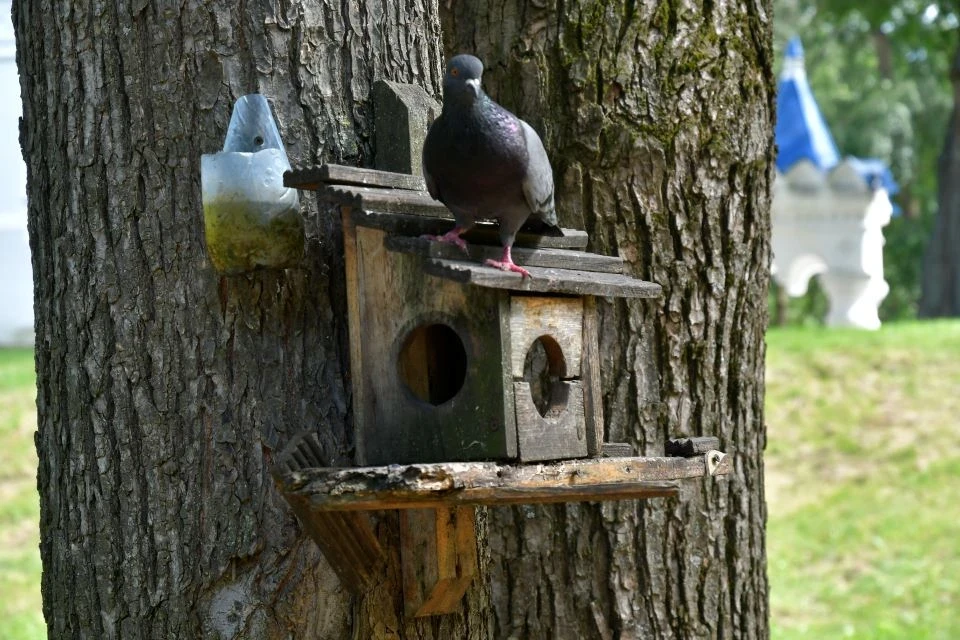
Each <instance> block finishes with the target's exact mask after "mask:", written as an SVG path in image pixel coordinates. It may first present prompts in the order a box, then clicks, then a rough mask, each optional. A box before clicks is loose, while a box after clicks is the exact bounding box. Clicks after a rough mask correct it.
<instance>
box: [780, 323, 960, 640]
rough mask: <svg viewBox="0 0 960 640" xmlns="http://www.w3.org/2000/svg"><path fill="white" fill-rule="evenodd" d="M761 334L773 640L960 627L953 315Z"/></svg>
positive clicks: (959, 459) (959, 391)
mask: <svg viewBox="0 0 960 640" xmlns="http://www.w3.org/2000/svg"><path fill="white" fill-rule="evenodd" d="M767 344H768V353H767V402H766V406H767V453H766V479H767V482H766V486H767V504H768V507H769V521H768V528H767V537H768V545H767V554H768V559H769V566H770V569H769V575H770V584H771V593H770V598H771V611H772V627H773V633H772V635H773V638H775V639H790V638H863V639H865V640H866V639H868V638H869V639H871V640H876V639H883V638H897V639H901V638H904V639H910V640H918V639H924V638H943V639H947V638H950V639H953V638H960V517H958V515H960V509H958V506H957V498H958V496H960V447H958V446H957V439H956V437H957V433H958V431H957V421H958V416H960V322H923V323H921V322H910V323H897V324H890V325H888V326H886V327H884V328H883V329H882V330H880V331H879V332H875V333H869V332H860V331H853V330H850V331H838V330H828V329H809V328H805V329H793V328H791V329H783V330H780V329H773V330H771V331H770V332H769V333H768V335H767Z"/></svg>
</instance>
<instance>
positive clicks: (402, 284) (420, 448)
mask: <svg viewBox="0 0 960 640" xmlns="http://www.w3.org/2000/svg"><path fill="white" fill-rule="evenodd" d="M344 218H345V219H344V245H345V246H344V249H345V256H346V262H347V265H346V266H347V294H348V305H347V306H348V313H349V315H350V332H351V333H350V350H351V367H352V371H351V378H352V382H353V393H354V414H355V428H356V431H357V433H356V445H357V457H358V460H359V461H360V463H361V464H387V463H408V462H430V461H444V460H480V459H482V460H490V459H500V460H503V459H511V458H514V457H516V417H515V413H514V407H513V401H512V392H511V393H507V391H508V390H510V391H512V381H511V380H510V376H509V362H510V353H509V348H508V346H507V344H506V343H504V341H503V335H504V334H505V333H506V326H505V325H506V318H507V313H506V308H507V305H508V297H507V295H506V294H505V293H504V292H500V291H496V290H492V289H491V290H487V291H483V290H477V289H472V290H468V289H464V288H463V287H461V286H458V285H457V284H455V283H453V282H449V281H445V280H442V279H438V278H431V277H424V274H423V271H422V269H421V264H420V262H421V260H420V258H418V257H416V256H413V255H408V254H403V253H396V252H391V251H387V250H386V249H385V248H384V246H383V238H384V235H385V234H384V232H383V231H380V230H377V229H371V228H367V227H354V226H353V225H352V224H350V223H349V222H348V220H347V218H349V216H345V217H344ZM423 325H443V326H445V327H449V329H450V330H451V331H452V332H455V334H456V337H457V338H459V341H460V342H462V347H463V352H462V354H463V358H465V360H464V361H463V362H462V363H458V362H456V361H454V360H446V361H441V362H440V364H441V365H443V366H440V367H436V368H435V369H430V367H431V366H433V364H434V363H433V361H431V362H426V361H425V360H423V359H420V360H419V362H420V365H419V366H421V367H426V369H422V370H421V374H419V375H420V376H421V377H420V378H419V380H420V381H421V383H422V384H427V382H426V381H423V378H422V375H423V374H422V371H426V370H428V369H429V370H430V371H432V372H433V373H431V374H430V376H431V378H430V381H431V382H438V383H441V384H442V383H446V382H449V380H448V377H449V376H450V375H456V374H457V372H456V371H450V372H449V373H448V372H446V371H445V370H444V367H449V368H455V367H457V366H458V364H459V366H460V375H463V376H464V378H463V386H462V389H460V390H459V392H456V393H455V395H453V397H452V399H448V400H445V401H442V402H440V403H439V404H431V402H429V401H424V400H421V399H420V398H419V397H418V396H417V392H418V391H419V392H422V390H423V389H422V388H418V383H417V382H416V380H417V379H418V378H417V376H418V373H417V371H418V369H417V367H418V364H417V363H418V358H417V355H416V353H415V352H416V350H417V345H416V344H415V342H413V343H411V344H409V345H408V344H407V342H406V340H407V338H408V336H410V335H411V334H412V333H414V329H416V328H417V327H418V326H423ZM405 346H406V347H407V348H408V349H411V352H407V351H403V349H404V347H405ZM446 351H447V350H446V349H444V350H443V352H440V353H437V350H434V352H433V355H435V356H437V357H439V358H441V360H442V359H443V358H448V359H449V358H451V357H452V355H451V354H450V353H447V352H446ZM401 353H403V355H404V356H405V358H404V362H406V363H408V364H409V366H405V367H404V368H403V370H401V367H400V358H401ZM401 374H405V375H406V376H407V379H408V380H412V381H413V384H410V385H408V384H407V383H406V382H405V381H404V378H403V377H402V375H401ZM421 395H423V394H422V393H421Z"/></svg>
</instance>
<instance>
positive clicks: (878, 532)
mask: <svg viewBox="0 0 960 640" xmlns="http://www.w3.org/2000/svg"><path fill="white" fill-rule="evenodd" d="M767 343H768V353H767V425H768V426H767V429H768V431H767V437H768V444H767V453H766V473H767V476H766V487H767V503H768V506H769V521H768V545H767V551H768V558H769V566H770V570H769V574H770V585H771V593H770V598H771V610H772V618H773V619H772V622H771V624H772V636H773V638H774V640H781V639H793V638H816V639H823V638H862V639H864V640H866V639H870V640H875V639H884V638H891V639H893V638H896V639H898V640H899V639H909V640H922V639H926V638H943V639H947V638H950V639H953V638H960V517H958V515H960V508H958V505H957V502H958V496H960V446H957V439H956V436H957V432H958V430H957V428H956V425H957V417H958V416H960V322H924V323H920V322H909V323H898V324H890V325H888V326H886V327H884V328H883V329H882V330H880V331H878V332H872V333H871V332H860V331H842V330H827V329H815V328H789V329H773V330H771V331H770V332H769V334H768V336H767ZM33 383H34V379H33V357H32V355H31V353H30V352H29V351H25V350H0V470H2V471H0V540H3V541H4V544H3V545H0V638H2V639H3V640H28V639H29V640H35V639H37V638H43V637H44V626H43V619H42V616H41V614H40V595H39V591H40V589H39V577H40V558H39V553H38V552H37V542H38V536H37V530H36V523H37V521H38V508H37V496H36V464H37V458H36V453H35V451H34V447H33V432H34V430H35V428H36V421H35V417H34V404H33V398H34V389H33Z"/></svg>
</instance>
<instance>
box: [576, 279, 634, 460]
mask: <svg viewBox="0 0 960 640" xmlns="http://www.w3.org/2000/svg"><path fill="white" fill-rule="evenodd" d="M599 334H600V318H599V316H598V315H597V299H596V298H595V297H593V296H584V297H583V375H582V378H583V408H584V418H585V420H586V429H587V454H588V455H590V456H594V457H596V456H599V455H601V453H603V454H604V455H606V452H605V451H603V450H602V447H603V440H604V438H605V437H606V435H605V434H604V430H605V427H604V423H603V390H602V389H601V388H600V344H599ZM628 455H632V453H631V454H628Z"/></svg>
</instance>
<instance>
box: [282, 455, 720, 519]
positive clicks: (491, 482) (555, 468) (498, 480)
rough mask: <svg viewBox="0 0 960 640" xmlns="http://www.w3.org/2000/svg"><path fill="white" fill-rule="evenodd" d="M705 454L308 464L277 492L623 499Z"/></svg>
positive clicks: (378, 501)
mask: <svg viewBox="0 0 960 640" xmlns="http://www.w3.org/2000/svg"><path fill="white" fill-rule="evenodd" d="M707 455H711V456H714V458H713V460H714V462H715V471H714V473H713V475H723V474H727V473H730V471H731V467H732V465H731V456H727V455H724V454H722V453H720V452H716V451H714V452H710V453H709V454H707ZM707 455H704V456H698V457H694V458H668V457H658V458H586V459H582V460H564V461H560V462H553V463H543V464H524V465H507V464H497V463H494V462H441V463H433V464H415V465H389V466H379V467H360V468H350V469H326V468H318V469H306V470H303V471H299V472H291V473H288V474H286V476H285V477H284V481H283V491H284V492H285V493H287V494H290V495H293V496H296V497H297V498H299V499H305V500H309V501H310V504H311V506H312V508H314V509H320V510H324V509H329V510H370V509H416V508H426V507H440V506H451V505H456V504H464V505H465V504H487V505H497V504H521V503H538V502H577V501H581V502H583V501H586V502H590V501H597V500H629V499H633V498H648V497H658V496H669V495H675V494H676V492H677V491H678V489H679V487H678V485H677V484H676V483H675V482H674V481H676V480H682V479H686V478H699V477H703V476H705V475H709V471H708V468H707V460H706V457H707Z"/></svg>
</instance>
